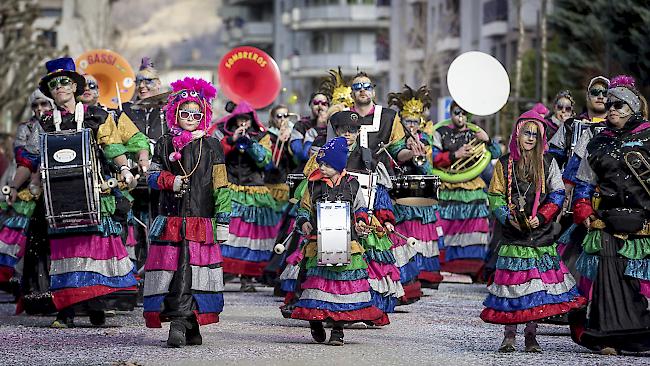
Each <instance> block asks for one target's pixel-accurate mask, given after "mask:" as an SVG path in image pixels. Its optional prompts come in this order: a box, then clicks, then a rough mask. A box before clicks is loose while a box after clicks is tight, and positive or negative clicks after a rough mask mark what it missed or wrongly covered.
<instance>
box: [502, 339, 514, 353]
mask: <svg viewBox="0 0 650 366" xmlns="http://www.w3.org/2000/svg"><path fill="white" fill-rule="evenodd" d="M514 351H515V338H514V337H512V338H511V337H504V338H503V342H501V347H499V352H505V353H510V352H514Z"/></svg>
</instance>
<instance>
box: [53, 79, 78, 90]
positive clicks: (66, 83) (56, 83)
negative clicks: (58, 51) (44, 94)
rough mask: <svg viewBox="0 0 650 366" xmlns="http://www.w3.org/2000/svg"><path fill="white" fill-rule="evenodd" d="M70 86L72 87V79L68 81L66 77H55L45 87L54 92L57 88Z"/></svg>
mask: <svg viewBox="0 0 650 366" xmlns="http://www.w3.org/2000/svg"><path fill="white" fill-rule="evenodd" d="M70 85H72V79H70V78H69V77H67V76H59V77H55V78H54V79H52V80H50V81H49V82H48V83H47V87H48V88H50V90H54V89H56V88H58V87H59V86H70Z"/></svg>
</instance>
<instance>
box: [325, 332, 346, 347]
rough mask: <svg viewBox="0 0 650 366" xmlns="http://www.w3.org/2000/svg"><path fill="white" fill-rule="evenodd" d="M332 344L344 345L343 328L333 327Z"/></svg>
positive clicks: (330, 342)
mask: <svg viewBox="0 0 650 366" xmlns="http://www.w3.org/2000/svg"><path fill="white" fill-rule="evenodd" d="M329 344H330V346H342V345H343V344H344V342H343V329H338V328H332V332H331V333H330V341H329Z"/></svg>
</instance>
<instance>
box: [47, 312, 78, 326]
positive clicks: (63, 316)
mask: <svg viewBox="0 0 650 366" xmlns="http://www.w3.org/2000/svg"><path fill="white" fill-rule="evenodd" d="M74 313H75V312H74V309H72V308H66V309H63V310H61V311H59V313H58V314H56V320H54V321H53V322H52V324H51V325H50V328H58V329H67V328H74V315H75V314H74Z"/></svg>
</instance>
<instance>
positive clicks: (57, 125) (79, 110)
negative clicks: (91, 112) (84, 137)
mask: <svg viewBox="0 0 650 366" xmlns="http://www.w3.org/2000/svg"><path fill="white" fill-rule="evenodd" d="M52 117H53V119H54V130H55V131H56V132H59V131H61V122H62V121H63V119H62V118H61V111H60V110H59V109H58V108H54V112H52ZM74 121H75V122H76V124H77V131H81V129H82V128H83V123H84V105H83V104H82V103H81V102H77V104H76V105H75V106H74Z"/></svg>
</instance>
